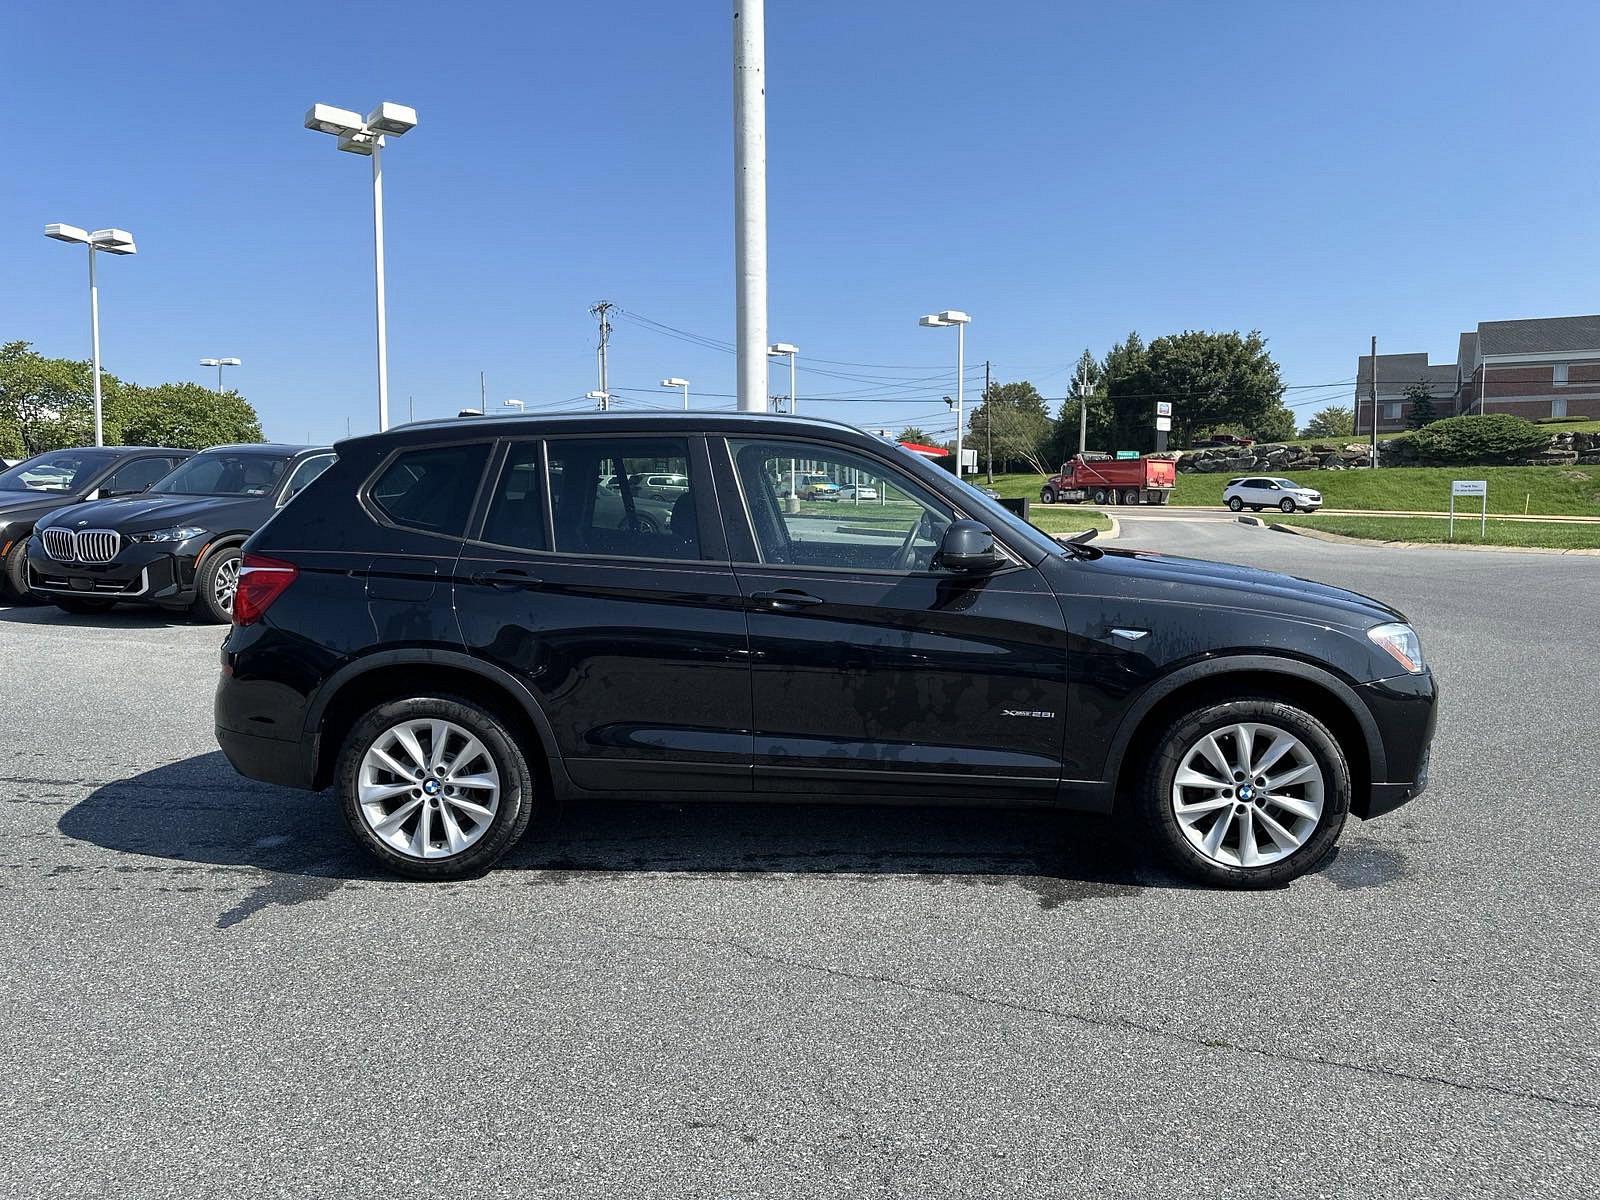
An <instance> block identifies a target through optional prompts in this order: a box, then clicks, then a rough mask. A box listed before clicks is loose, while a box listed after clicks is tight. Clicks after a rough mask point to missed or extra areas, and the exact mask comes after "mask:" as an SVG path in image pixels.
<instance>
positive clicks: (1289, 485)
mask: <svg viewBox="0 0 1600 1200" xmlns="http://www.w3.org/2000/svg"><path fill="white" fill-rule="evenodd" d="M1222 502H1223V503H1224V504H1226V505H1227V506H1228V507H1229V508H1231V509H1233V511H1234V512H1239V511H1240V510H1242V509H1245V508H1248V509H1251V510H1252V511H1254V512H1260V511H1261V510H1262V509H1263V508H1278V509H1282V510H1283V511H1284V512H1286V513H1292V512H1316V511H1317V509H1319V508H1321V507H1322V493H1321V492H1318V491H1314V490H1312V489H1311V488H1307V487H1301V486H1300V485H1299V484H1298V483H1296V482H1295V481H1294V480H1292V479H1278V478H1275V477H1272V476H1267V475H1241V476H1240V477H1239V478H1237V479H1230V480H1228V483H1227V486H1226V487H1224V488H1223V489H1222Z"/></svg>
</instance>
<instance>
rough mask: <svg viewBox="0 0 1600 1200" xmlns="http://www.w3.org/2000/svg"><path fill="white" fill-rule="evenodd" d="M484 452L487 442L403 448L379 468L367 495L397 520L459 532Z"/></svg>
mask: <svg viewBox="0 0 1600 1200" xmlns="http://www.w3.org/2000/svg"><path fill="white" fill-rule="evenodd" d="M488 457H489V445H488V443H487V442H475V443H472V444H469V445H461V446H436V447H429V448H427V449H417V450H407V451H404V452H403V453H401V454H399V455H398V456H396V457H395V458H392V459H390V460H389V462H388V464H387V465H386V466H385V467H383V468H382V469H381V470H380V471H379V472H378V474H377V476H376V477H375V478H374V479H373V481H372V483H371V485H370V486H369V487H368V488H367V498H368V500H369V501H370V502H371V503H372V506H373V507H374V508H376V509H377V510H378V511H379V512H381V513H382V514H383V515H384V516H385V517H387V518H388V519H389V520H390V521H391V522H393V523H394V524H396V525H402V526H404V527H406V528H407V529H418V530H422V531H423V532H425V533H438V534H444V535H446V536H448V537H460V536H461V535H462V534H463V533H464V532H465V531H466V527H467V516H468V514H469V513H470V512H471V511H472V501H473V497H474V496H476V495H477V492H478V479H479V477H480V476H481V475H482V474H483V466H484V463H485V461H486V460H487V459H488Z"/></svg>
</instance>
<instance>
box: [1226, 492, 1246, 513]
mask: <svg viewBox="0 0 1600 1200" xmlns="http://www.w3.org/2000/svg"><path fill="white" fill-rule="evenodd" d="M1228 507H1229V508H1231V509H1233V511H1234V512H1242V511H1244V501H1243V500H1241V499H1239V497H1237V496H1233V497H1230V498H1229V500H1228Z"/></svg>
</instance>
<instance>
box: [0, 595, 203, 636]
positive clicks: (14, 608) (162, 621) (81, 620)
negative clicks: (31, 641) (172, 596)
mask: <svg viewBox="0 0 1600 1200" xmlns="http://www.w3.org/2000/svg"><path fill="white" fill-rule="evenodd" d="M0 623H3V624H12V625H52V626H56V627H57V628H61V629H73V628H84V629H172V628H174V627H175V626H190V625H198V624H200V622H199V621H196V620H195V619H194V618H193V617H191V616H190V615H189V614H188V613H186V612H168V611H167V610H166V609H162V608H130V607H118V608H110V609H107V610H106V611H105V612H98V613H69V612H67V611H65V610H64V609H60V608H57V607H56V606H55V605H54V604H48V603H42V604H19V603H17V602H16V601H14V600H7V601H0ZM216 628H217V630H218V631H219V632H220V631H222V630H223V629H224V628H226V627H225V626H222V625H218V626H217V627H216Z"/></svg>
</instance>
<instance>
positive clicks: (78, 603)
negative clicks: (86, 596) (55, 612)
mask: <svg viewBox="0 0 1600 1200" xmlns="http://www.w3.org/2000/svg"><path fill="white" fill-rule="evenodd" d="M50 603H51V604H54V605H55V606H56V607H57V608H59V609H60V610H61V611H62V612H69V613H72V614H73V615H75V616H79V617H86V616H88V615H89V614H90V613H103V612H110V611H111V608H112V606H113V605H114V604H116V601H115V600H80V599H79V598H78V597H77V596H51V597H50Z"/></svg>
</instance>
